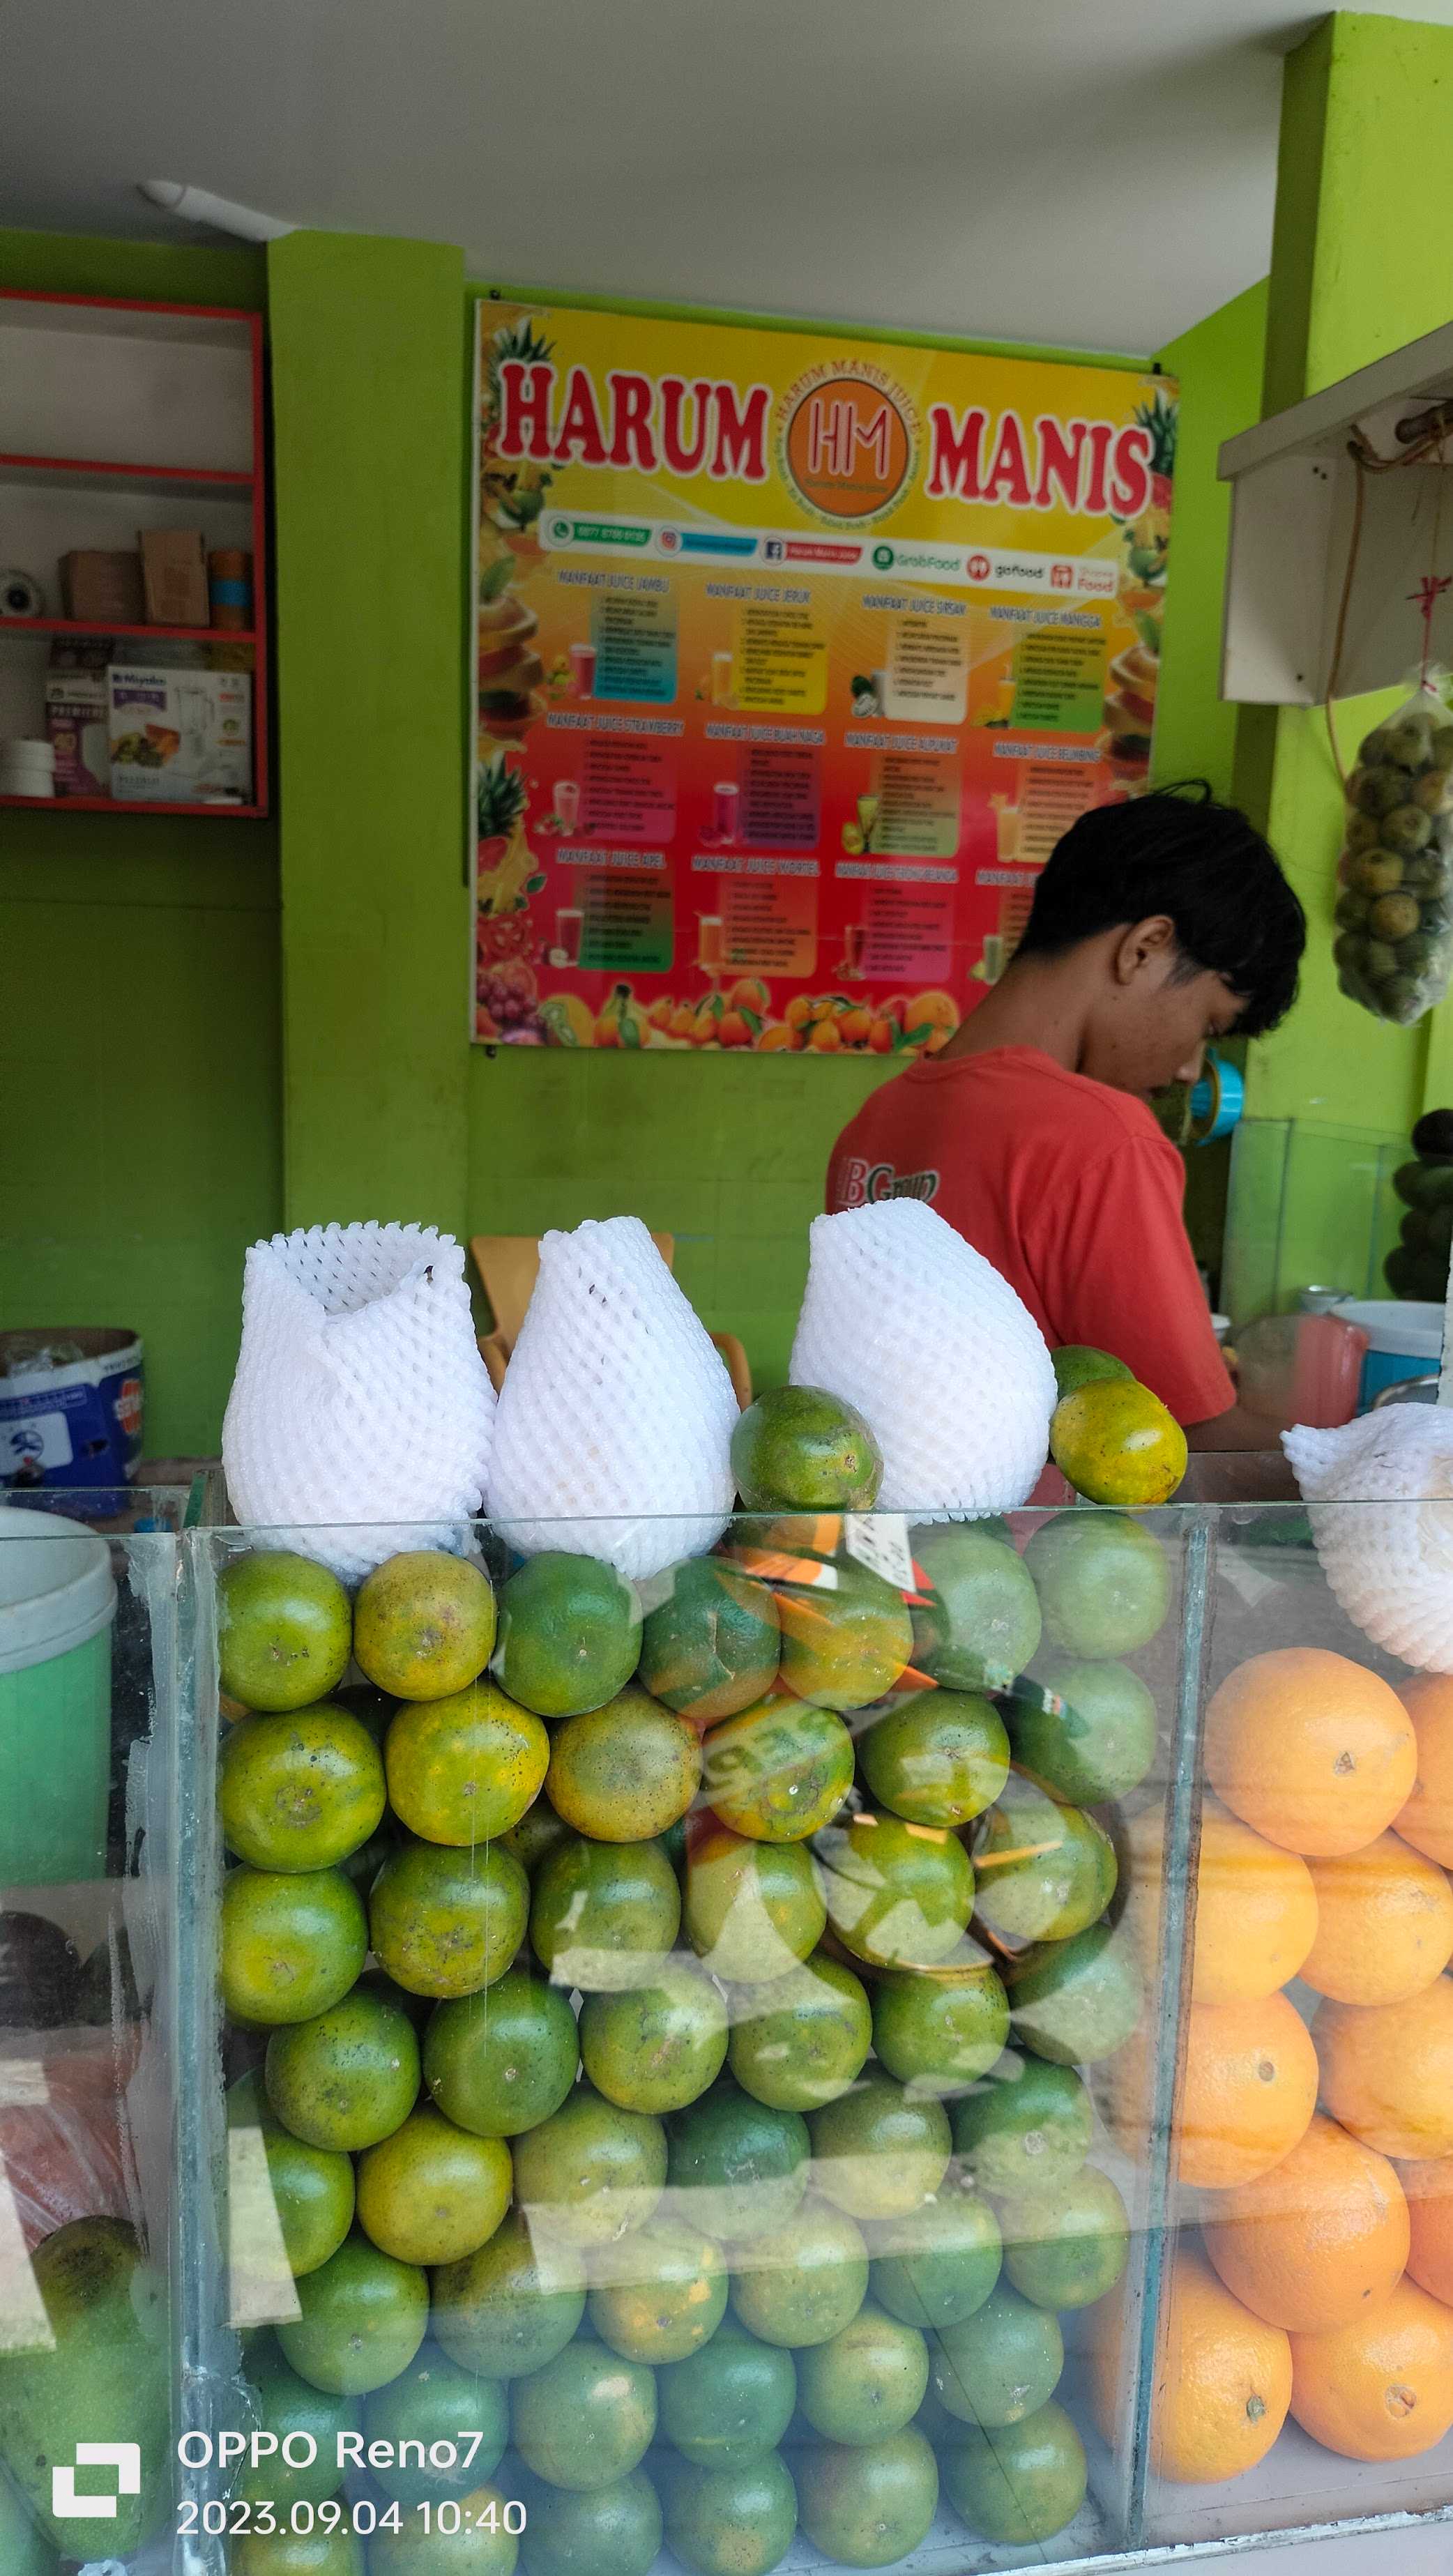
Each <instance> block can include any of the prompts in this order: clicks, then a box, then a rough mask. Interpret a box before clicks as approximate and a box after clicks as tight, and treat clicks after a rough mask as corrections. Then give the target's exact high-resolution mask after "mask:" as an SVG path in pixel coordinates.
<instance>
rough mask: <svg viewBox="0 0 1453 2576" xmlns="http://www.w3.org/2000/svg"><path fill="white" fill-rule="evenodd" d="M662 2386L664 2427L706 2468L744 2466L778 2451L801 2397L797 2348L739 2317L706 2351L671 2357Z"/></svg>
mask: <svg viewBox="0 0 1453 2576" xmlns="http://www.w3.org/2000/svg"><path fill="white" fill-rule="evenodd" d="M656 2388H657V2395H658V2397H659V2399H660V2407H661V2430H662V2432H663V2433H664V2434H665V2436H666V2438H667V2440H668V2441H669V2442H671V2443H672V2444H674V2446H675V2448H676V2449H677V2450H678V2451H679V2452H680V2453H681V2456H682V2458H683V2459H684V2460H690V2461H691V2462H692V2463H693V2464H694V2466H696V2467H697V2468H703V2469H713V2468H737V2467H741V2466H742V2465H743V2464H744V2463H745V2462H746V2461H748V2460H760V2459H762V2458H764V2457H765V2456H766V2455H767V2454H768V2453H769V2452H772V2451H775V2450H776V2448H777V2445H778V2443H779V2442H780V2441H781V2440H782V2438H783V2436H784V2434H785V2433H786V2431H787V2427H788V2425H789V2424H790V2423H791V2421H792V2416H793V2412H794V2410H795V2408H796V2404H797V2373H796V2370H795V2368H794V2367H793V2361H792V2355H791V2353H790V2352H788V2351H787V2350H786V2348H785V2347H784V2346H783V2345H781V2344H771V2343H763V2342H761V2341H760V2339H759V2338H758V2337H757V2336H756V2335H753V2334H748V2332H747V2329H746V2327H745V2326H744V2325H741V2324H739V2322H738V2320H737V2319H736V2318H735V2317H731V2316H729V2317H725V2318H723V2320H722V2322H721V2324H720V2325H719V2326H718V2327H717V2330H716V2332H715V2334H714V2335H713V2336H712V2337H711V2340H710V2342H709V2343H706V2344H703V2345H702V2347H701V2349H700V2351H698V2352H694V2353H692V2354H691V2355H690V2357H689V2358H688V2359H687V2360H685V2361H675V2362H671V2363H669V2364H668V2365H667V2367H666V2368H665V2369H663V2370H662V2371H661V2373H660V2375H659V2377H658V2379H657V2382H656Z"/></svg>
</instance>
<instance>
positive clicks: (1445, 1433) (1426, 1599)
mask: <svg viewBox="0 0 1453 2576" xmlns="http://www.w3.org/2000/svg"><path fill="white" fill-rule="evenodd" d="M1282 1447H1283V1448H1284V1449H1285V1451H1286V1454H1287V1456H1288V1458H1289V1459H1290V1460H1291V1464H1292V1468H1293V1471H1294V1472H1295V1475H1296V1479H1297V1483H1298V1484H1299V1486H1300V1487H1301V1490H1302V1493H1303V1495H1304V1497H1305V1499H1306V1501H1307V1502H1308V1503H1309V1504H1310V1505H1311V1507H1312V1512H1311V1518H1312V1534H1313V1536H1314V1538H1315V1539H1316V1542H1317V1554H1318V1556H1319V1557H1320V1559H1321V1563H1322V1571H1323V1573H1324V1574H1325V1575H1326V1578H1327V1581H1328V1582H1329V1583H1330V1585H1331V1587H1332V1590H1333V1591H1334V1593H1335V1594H1336V1596H1337V1599H1338V1600H1339V1602H1340V1603H1341V1605H1342V1608H1343V1609H1344V1610H1345V1611H1346V1613H1347V1616H1348V1618H1349V1619H1353V1620H1355V1621H1356V1623H1357V1625H1358V1627H1359V1628H1360V1629H1361V1630H1362V1633H1363V1635H1364V1636H1365V1637H1370V1638H1371V1640H1372V1642H1373V1644H1374V1645H1376V1646H1386V1647H1387V1648H1388V1649H1389V1651H1390V1652H1391V1653H1392V1654H1394V1655H1401V1657H1402V1659H1403V1661H1404V1663H1408V1664H1412V1665H1413V1666H1414V1667H1415V1668H1416V1669H1417V1670H1418V1671H1421V1672H1425V1673H1453V1411H1447V1412H1445V1411H1443V1410H1442V1409H1441V1408H1439V1407H1438V1406H1434V1405H1414V1404H1406V1405H1389V1406H1386V1407H1385V1408H1384V1409H1383V1410H1382V1411H1381V1412H1376V1413H1366V1414H1362V1415H1361V1416H1359V1418H1358V1419H1357V1420H1356V1421H1355V1422H1348V1423H1344V1424H1343V1425H1342V1427H1341V1428H1340V1429H1339V1430H1336V1431H1311V1430H1308V1429H1307V1428H1306V1427H1305V1426H1304V1425H1299V1426H1298V1427H1297V1429H1295V1430H1294V1431H1285V1432H1283V1434H1282Z"/></svg>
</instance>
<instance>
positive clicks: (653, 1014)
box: [646, 993, 676, 1029]
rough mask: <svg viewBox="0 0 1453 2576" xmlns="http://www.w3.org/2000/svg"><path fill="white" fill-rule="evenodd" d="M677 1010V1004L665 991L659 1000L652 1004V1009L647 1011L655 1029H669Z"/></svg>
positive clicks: (647, 1015)
mask: <svg viewBox="0 0 1453 2576" xmlns="http://www.w3.org/2000/svg"><path fill="white" fill-rule="evenodd" d="M675 1012H676V1005H675V1003H674V1002H673V1001H672V999H671V996H670V994H669V993H663V994H662V996H661V998H660V1000H659V1002H653V1003H652V1004H651V1007H650V1009H649V1010H648V1011H647V1013H646V1017H647V1019H648V1020H649V1021H650V1023H651V1026H652V1028H653V1029H669V1027H670V1026H671V1022H672V1019H673V1018H674V1016H675Z"/></svg>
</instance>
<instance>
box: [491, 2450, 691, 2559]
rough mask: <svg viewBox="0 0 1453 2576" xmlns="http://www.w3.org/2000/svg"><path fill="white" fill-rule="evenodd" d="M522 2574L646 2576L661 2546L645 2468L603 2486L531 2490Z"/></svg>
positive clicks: (654, 2500) (658, 2515) (654, 2499)
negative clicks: (604, 2572) (604, 2573)
mask: <svg viewBox="0 0 1453 2576" xmlns="http://www.w3.org/2000/svg"><path fill="white" fill-rule="evenodd" d="M529 2517H530V2518H529V2521H528V2522H527V2524H526V2526H525V2533H524V2541H523V2547H524V2555H525V2571H526V2576H598V2571H602V2572H603V2571H604V2570H605V2569H606V2568H609V2570H610V2576H650V2571H651V2569H652V2568H653V2567H654V2565H655V2563H656V2560H657V2558H658V2556H659V2554H660V2549H661V2534H662V2522H661V2507H660V2504H659V2503H658V2501H657V2497H656V2490H655V2488H654V2487H653V2486H652V2484H651V2481H650V2479H649V2478H648V2477H647V2475H646V2472H645V2470H644V2469H632V2470H631V2472H630V2475H629V2476H628V2477H624V2478H612V2479H611V2480H610V2481H609V2483H608V2484H607V2485H605V2486H603V2487H585V2488H575V2489H573V2490H572V2489H571V2488H570V2487H547V2486H546V2485H545V2484H544V2483H543V2481H540V2482H538V2483H537V2484H536V2485H535V2486H534V2487H533V2489H532V2491H531V2493H530V2498H529Z"/></svg>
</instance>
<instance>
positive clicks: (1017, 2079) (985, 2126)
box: [951, 2048, 1094, 2198]
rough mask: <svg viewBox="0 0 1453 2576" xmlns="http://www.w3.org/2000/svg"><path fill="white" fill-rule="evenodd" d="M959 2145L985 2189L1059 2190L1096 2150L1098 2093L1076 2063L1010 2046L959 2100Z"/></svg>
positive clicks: (1008, 2194) (955, 2118) (1010, 2193)
mask: <svg viewBox="0 0 1453 2576" xmlns="http://www.w3.org/2000/svg"><path fill="white" fill-rule="evenodd" d="M951 2118H952V2125H953V2133H954V2150H955V2153H956V2154H957V2155H959V2156H960V2157H961V2158H962V2159H963V2162H964V2164H965V2166H966V2167H967V2169H968V2171H969V2172H970V2173H971V2174H972V2175H973V2177H974V2179H975V2181H976V2182H977V2183H978V2184H979V2185H980V2186H981V2187H982V2189H984V2190H985V2191H992V2192H997V2193H1000V2194H1002V2195H1003V2196H1004V2197H1005V2198H1015V2197H1018V2196H1020V2195H1022V2194H1023V2193H1025V2192H1031V2191H1032V2192H1036V2193H1038V2192H1050V2191H1055V2190H1057V2189H1058V2188H1059V2186H1060V2185H1061V2184H1062V2183H1063V2182H1065V2181H1066V2180H1067V2179H1068V2177H1069V2176H1070V2175H1071V2174H1075V2173H1078V2171H1079V2169H1080V2167H1081V2165H1082V2164H1083V2163H1084V2161H1085V2158H1086V2156H1087V2155H1088V2154H1089V2152H1090V2142H1091V2139H1092V2138H1093V2136H1094V2118H1093V2114H1092V2112H1091V2109H1090V2097H1089V2094H1088V2093H1087V2092H1086V2090H1085V2087H1084V2084H1083V2083H1082V2081H1081V2079H1080V2077H1079V2076H1078V2075H1077V2074H1076V2072H1075V2069H1074V2067H1073V2066H1062V2065H1052V2064H1050V2063H1049V2062H1048V2061H1047V2060H1046V2059H1044V2058H1041V2057H1034V2056H1030V2055H1028V2054H1026V2052H1025V2051H1023V2050H1022V2049H1018V2048H1006V2049H1005V2051H1004V2054H1003V2056H1002V2057H1001V2058H1000V2059H999V2060H998V2062H997V2063H996V2065H995V2066H994V2067H992V2068H991V2070H990V2072H989V2074H988V2075H987V2076H986V2078H985V2079H984V2081H983V2082H982V2083H979V2084H976V2085H975V2086H974V2088H973V2090H972V2092H970V2093H966V2094H964V2096H963V2097H962V2099H961V2100H960V2101H957V2102H955V2104H954V2106H953V2111H952V2114H951Z"/></svg>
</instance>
